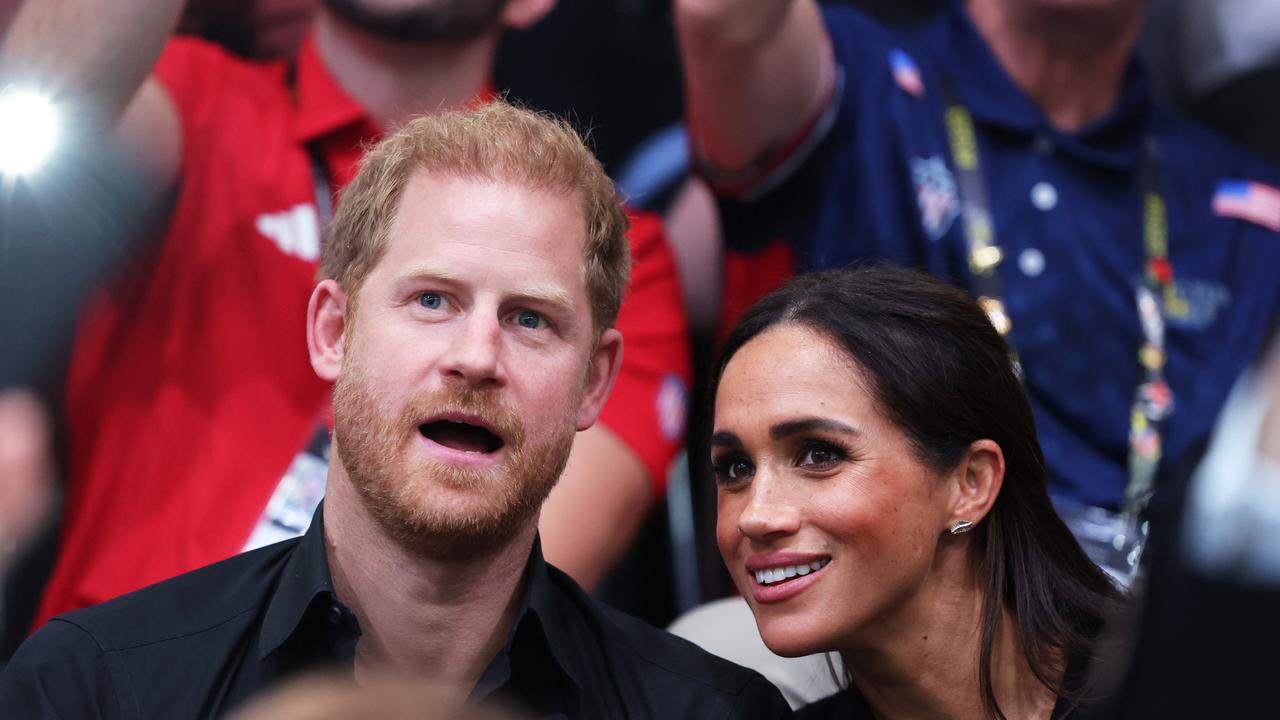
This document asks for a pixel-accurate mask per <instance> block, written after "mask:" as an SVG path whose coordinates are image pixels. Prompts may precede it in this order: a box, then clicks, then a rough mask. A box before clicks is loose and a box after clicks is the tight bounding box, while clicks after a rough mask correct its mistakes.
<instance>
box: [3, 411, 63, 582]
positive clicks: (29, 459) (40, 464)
mask: <svg viewBox="0 0 1280 720" xmlns="http://www.w3.org/2000/svg"><path fill="white" fill-rule="evenodd" d="M52 448H53V443H52V438H51V428H50V425H49V417H48V415H47V414H46V412H45V408H44V404H43V403H42V402H41V401H40V399H39V398H38V397H37V396H36V395H35V394H34V393H32V392H30V391H28V390H24V389H21V388H9V389H4V390H0V581H2V580H3V578H4V577H5V573H6V571H7V570H8V566H9V562H10V559H11V558H13V557H14V556H15V555H16V554H17V553H18V550H19V549H20V548H24V547H25V546H26V545H27V544H28V543H29V542H30V541H31V540H32V539H33V538H34V537H35V535H36V533H37V532H38V531H39V530H40V527H41V525H43V524H44V523H45V522H46V521H47V520H48V514H49V510H50V507H51V505H52V502H53V489H54V477H55V476H54V466H53V455H52Z"/></svg>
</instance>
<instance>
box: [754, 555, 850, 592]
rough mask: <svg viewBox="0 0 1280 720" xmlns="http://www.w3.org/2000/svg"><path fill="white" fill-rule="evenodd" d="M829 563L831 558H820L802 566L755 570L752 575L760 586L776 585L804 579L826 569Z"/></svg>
mask: <svg viewBox="0 0 1280 720" xmlns="http://www.w3.org/2000/svg"><path fill="white" fill-rule="evenodd" d="M830 562H831V558H822V559H821V560H814V561H813V562H811V563H808V564H804V565H784V566H781V567H775V568H767V569H764V570H757V571H755V572H754V573H752V574H753V575H755V578H756V582H757V583H760V584H761V585H765V586H769V585H778V584H780V583H784V582H787V581H788V580H794V579H795V578H798V577H804V576H805V575H808V574H809V573H813V572H817V571H819V570H821V569H822V568H824V567H826V566H827V565H828V564H829V563H830Z"/></svg>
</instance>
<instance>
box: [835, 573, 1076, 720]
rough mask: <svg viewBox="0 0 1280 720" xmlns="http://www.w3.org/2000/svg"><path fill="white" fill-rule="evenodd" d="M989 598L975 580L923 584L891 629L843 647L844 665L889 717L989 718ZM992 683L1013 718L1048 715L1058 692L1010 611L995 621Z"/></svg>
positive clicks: (888, 623)
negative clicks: (985, 615) (1034, 661)
mask: <svg viewBox="0 0 1280 720" xmlns="http://www.w3.org/2000/svg"><path fill="white" fill-rule="evenodd" d="M982 598H983V594H982V591H981V589H980V588H978V587H977V585H976V584H975V583H973V582H971V581H966V580H963V579H960V580H959V581H958V582H937V583H934V584H933V585H932V586H931V587H929V586H927V587H924V588H922V589H921V590H920V591H919V592H917V593H916V595H915V597H913V598H912V600H911V602H910V603H909V606H908V607H906V608H904V609H903V612H902V613H900V614H899V616H897V617H894V618H891V619H888V620H886V621H885V622H883V623H880V624H879V626H880V627H881V628H887V631H886V632H879V633H875V637H873V638H871V639H870V640H868V641H865V642H861V643H857V644H854V645H851V646H850V647H848V648H845V649H843V650H842V651H841V653H840V655H841V659H842V660H843V662H844V667H845V669H846V670H847V671H848V672H849V674H850V676H851V677H852V678H853V682H854V684H855V685H857V687H858V690H859V691H860V692H861V693H862V695H863V696H864V697H866V699H867V701H868V702H869V703H870V705H871V707H872V708H873V709H874V711H875V714H876V716H877V717H878V718H881V719H882V720H911V719H914V718H930V719H933V718H972V717H985V716H986V715H987V710H986V706H985V702H984V696H983V691H982V688H981V687H980V686H979V683H978V678H979V668H980V666H979V661H980V657H979V655H980V652H979V651H980V648H981V642H982ZM991 683H992V689H993V691H994V692H995V696H996V702H997V703H998V704H999V706H1000V709H1001V711H1003V712H1004V714H1005V716H1006V717H1008V718H1010V719H1011V720H1013V719H1015V718H1016V719H1019V720H1021V719H1023V718H1048V717H1049V716H1050V714H1051V713H1052V710H1053V705H1054V702H1055V699H1056V698H1055V697H1054V695H1053V694H1052V693H1051V692H1050V691H1049V690H1048V689H1047V688H1046V687H1045V686H1044V685H1043V684H1041V683H1040V681H1039V679H1037V678H1036V675H1035V673H1034V672H1032V670H1031V666H1030V664H1029V663H1028V662H1027V658H1026V654H1025V653H1024V652H1023V650H1022V644H1021V639H1020V637H1019V635H1018V630H1017V622H1016V621H1015V619H1014V618H1013V616H1012V615H1011V614H1010V613H1009V612H1007V611H1006V612H1004V614H1003V615H1002V617H1001V619H1000V622H999V623H998V626H997V628H996V633H995V642H994V646H993V651H992V663H991Z"/></svg>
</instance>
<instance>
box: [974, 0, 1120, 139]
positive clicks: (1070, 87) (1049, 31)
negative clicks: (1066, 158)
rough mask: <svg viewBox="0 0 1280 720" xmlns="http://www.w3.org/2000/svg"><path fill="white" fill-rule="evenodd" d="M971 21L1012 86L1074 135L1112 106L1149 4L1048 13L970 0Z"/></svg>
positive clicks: (1006, 0)
mask: <svg viewBox="0 0 1280 720" xmlns="http://www.w3.org/2000/svg"><path fill="white" fill-rule="evenodd" d="M967 5H968V11H969V16H970V17H971V18H972V19H973V23H974V25H975V26H977V28H978V32H979V34H981V35H982V37H983V39H984V40H986V42H987V44H988V45H989V46H990V47H991V50H992V52H993V53H994V54H995V56H996V59H997V60H999V62H1000V65H1001V66H1002V67H1003V68H1004V70H1005V72H1007V73H1008V74H1009V76H1010V77H1011V78H1013V81H1014V83H1016V84H1017V85H1018V87H1020V88H1022V90H1023V92H1025V93H1027V95H1028V96H1030V97H1031V99H1032V101H1033V102H1035V104H1036V105H1037V106H1039V107H1040V109H1041V111H1042V112H1044V114H1045V116H1046V117H1048V118H1049V122H1050V123H1051V124H1052V125H1053V126H1054V127H1055V128H1057V129H1059V130H1063V131H1066V132H1074V131H1077V130H1080V129H1081V128H1083V127H1085V126H1086V125H1088V124H1089V123H1091V122H1093V121H1095V120H1098V119H1099V118H1101V117H1102V116H1103V115H1105V114H1106V113H1107V112H1108V111H1110V110H1111V108H1112V107H1113V106H1114V105H1115V103H1116V101H1117V99H1118V98H1119V97H1120V92H1121V89H1122V87H1123V85H1124V78H1125V71H1126V70H1127V68H1128V65H1129V59H1130V57H1131V55H1132V54H1133V48H1134V44H1135V43H1136V42H1137V40H1138V34H1139V32H1140V31H1141V29H1142V21H1143V17H1144V3H1138V2H1135V3H1113V7H1110V8H1105V9H1089V10H1084V9H1074V8H1064V9H1057V10H1054V9H1045V8H1044V7H1043V6H1042V5H1041V4H1038V3H1035V2H1010V0H968V2H967Z"/></svg>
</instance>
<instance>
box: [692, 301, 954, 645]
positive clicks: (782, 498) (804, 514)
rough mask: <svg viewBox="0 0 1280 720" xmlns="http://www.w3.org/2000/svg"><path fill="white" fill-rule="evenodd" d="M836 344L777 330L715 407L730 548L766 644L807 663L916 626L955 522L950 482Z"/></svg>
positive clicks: (742, 364) (737, 358)
mask: <svg viewBox="0 0 1280 720" xmlns="http://www.w3.org/2000/svg"><path fill="white" fill-rule="evenodd" d="M867 387H868V385H867V382H866V378H865V376H864V373H863V371H862V370H861V369H860V368H859V367H857V365H856V364H855V363H854V362H853V361H852V360H851V359H849V357H848V356H847V354H845V353H844V352H843V351H842V350H841V349H839V348H838V347H837V346H836V345H835V344H833V343H832V342H831V341H830V340H829V339H828V338H827V337H826V336H824V335H822V334H819V333H817V332H815V331H812V330H809V329H807V328H804V327H800V326H796V325H787V324H783V325H778V326H775V327H773V328H771V329H769V330H766V331H764V332H763V333H761V334H760V335H758V336H756V337H755V338H753V339H752V340H750V341H748V342H747V343H746V344H745V345H743V346H742V347H741V349H739V350H738V352H737V353H736V354H735V355H734V356H733V358H732V359H731V360H730V361H729V363H728V365H727V366H726V367H725V370H724V374H723V375H722V377H721V380H720V385H719V389H718V391H717V393H716V399H715V426H714V428H715V429H714V434H713V436H712V462H713V466H714V469H715V475H716V483H717V488H718V508H719V511H718V519H717V524H716V540H717V543H718V544H719V547H720V553H721V555H722V556H723V557H724V561H725V564H726V566H727V567H728V569H729V573H730V575H731V576H732V577H733V579H734V582H735V583H736V584H737V586H738V589H739V590H740V591H741V593H742V595H743V596H744V597H745V598H746V599H747V602H748V603H749V604H750V606H751V609H752V611H753V612H754V613H755V616H756V622H757V624H758V625H759V627H760V632H761V636H762V637H763V638H764V641H765V644H767V645H768V646H769V648H770V649H772V650H773V651H774V652H776V653H778V654H781V655H786V656H797V655H804V654H809V653H813V652H817V651H822V650H832V649H838V650H847V649H854V648H857V647H859V646H860V645H861V644H862V643H868V644H871V643H874V636H875V635H876V634H877V633H882V632H883V633H888V632H892V631H893V629H894V628H895V627H898V626H902V625H905V624H906V623H907V621H906V620H904V618H905V617H907V616H908V615H909V614H910V612H911V608H912V605H913V598H915V596H916V595H917V593H918V591H919V590H920V589H921V587H922V586H923V585H924V584H925V583H926V581H927V579H928V578H929V577H930V573H931V566H932V565H933V560H934V555H935V550H936V548H937V546H938V543H939V541H940V539H941V536H942V532H941V530H940V529H941V528H944V527H945V525H946V522H947V519H948V518H949V517H950V516H949V515H948V504H947V493H946V491H945V485H946V484H945V483H943V482H941V481H940V478H939V477H938V475H937V474H936V473H934V472H932V471H930V470H929V469H927V468H926V467H925V466H924V465H922V464H921V463H920V462H919V461H918V460H917V459H916V457H915V455H914V454H913V452H912V448H911V445H910V443H909V441H908V439H907V437H906V436H905V435H904V434H903V433H902V431H901V430H899V429H898V428H897V426H895V425H894V424H893V423H892V422H890V421H889V420H887V419H886V418H885V417H884V415H883V414H882V413H881V412H880V410H879V409H878V408H877V407H876V405H875V403H874V402H873V400H872V396H871V394H870V393H869V392H868V390H867Z"/></svg>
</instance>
